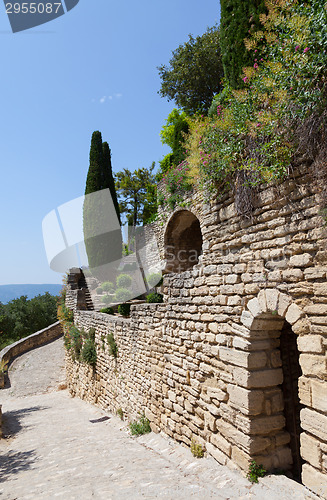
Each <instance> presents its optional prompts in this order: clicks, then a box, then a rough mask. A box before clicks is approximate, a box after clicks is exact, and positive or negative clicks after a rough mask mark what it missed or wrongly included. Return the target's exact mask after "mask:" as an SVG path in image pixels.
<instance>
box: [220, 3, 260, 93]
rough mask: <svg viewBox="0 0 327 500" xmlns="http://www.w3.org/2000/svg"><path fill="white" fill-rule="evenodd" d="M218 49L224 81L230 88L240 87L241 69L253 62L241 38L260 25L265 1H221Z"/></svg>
mask: <svg viewBox="0 0 327 500" xmlns="http://www.w3.org/2000/svg"><path fill="white" fill-rule="evenodd" d="M220 5H221V24H220V46H221V55H222V63H223V68H224V75H225V79H226V81H227V82H228V84H229V85H230V86H231V87H232V88H233V89H239V88H242V87H243V81H242V78H241V76H242V68H243V67H245V66H249V65H250V64H251V62H252V59H251V55H250V54H249V52H248V51H247V50H246V48H245V45H244V39H245V38H246V37H248V36H249V33H253V32H254V31H256V30H257V29H258V28H259V27H260V26H261V25H260V20H259V16H260V14H262V13H264V12H265V11H266V7H265V0H247V1H244V0H221V1H220Z"/></svg>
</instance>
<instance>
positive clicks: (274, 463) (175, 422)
mask: <svg viewBox="0 0 327 500" xmlns="http://www.w3.org/2000/svg"><path fill="white" fill-rule="evenodd" d="M183 210H185V208H184V209H183ZM188 210H190V211H191V212H192V213H193V214H194V215H195V216H196V217H197V218H198V220H199V222H200V227H201V232H202V238H203V245H202V255H201V256H200V257H199V262H198V263H197V264H196V265H195V266H193V267H191V268H190V269H189V270H186V271H184V272H182V273H179V274H177V273H173V274H169V275H166V276H165V279H164V287H163V288H164V297H165V302H164V304H157V305H150V304H149V305H139V306H133V307H132V315H131V318H130V319H128V320H122V319H116V318H114V317H110V316H106V315H103V314H101V313H93V312H88V311H77V312H76V313H75V322H76V324H77V325H79V326H81V327H84V328H86V329H87V328H89V327H91V326H95V327H96V331H97V336H96V344H97V351H98V363H97V366H96V369H95V370H94V372H93V370H92V369H91V368H88V367H86V366H85V365H80V364H78V363H72V361H71V360H70V358H69V357H68V359H67V371H68V382H69V387H70V390H71V392H72V393H73V394H77V395H79V396H81V397H83V398H85V399H88V400H90V401H93V402H95V403H97V404H99V405H100V406H101V407H103V408H109V409H110V410H117V409H118V408H122V409H123V411H124V412H125V415H126V416H127V417H128V418H134V417H135V416H136V415H137V413H138V412H142V411H143V410H144V411H145V412H146V415H147V416H148V418H149V419H150V421H151V423H152V427H153V429H154V430H162V431H164V432H165V433H167V434H168V435H169V436H172V437H173V438H175V439H177V440H179V441H182V442H184V443H185V444H186V445H190V443H191V440H192V439H195V440H196V441H197V442H198V443H200V444H202V446H203V447H205V449H206V450H207V452H208V453H210V454H211V455H212V456H213V457H215V458H216V459H217V460H218V461H219V462H220V463H222V464H227V465H229V466H231V467H235V466H236V467H238V468H240V469H242V470H247V469H248V464H249V461H250V460H251V459H255V460H256V461H257V463H262V464H263V465H264V466H265V467H266V468H267V469H269V470H274V469H275V470H276V469H282V470H288V469H291V470H292V472H293V475H294V476H296V473H297V471H299V470H300V471H301V469H302V481H303V483H304V484H305V485H307V486H308V487H309V488H310V489H312V490H313V491H315V492H316V493H318V494H319V495H321V496H322V497H323V498H327V476H326V473H327V431H326V429H327V403H326V401H327V382H326V378H327V370H326V360H327V356H326V348H327V314H326V313H327V282H326V273H327V247H326V242H327V229H326V225H325V224H324V221H323V218H322V217H321V214H320V208H319V195H318V193H317V192H316V191H315V188H314V185H313V183H312V180H311V179H310V177H309V176H308V174H306V168H305V167H303V168H302V170H301V169H299V170H298V172H297V173H296V174H295V175H294V179H292V180H288V181H286V182H284V183H282V184H281V185H280V186H278V187H269V188H265V189H263V188H262V189H261V191H260V192H258V194H257V200H256V209H255V211H254V214H253V218H252V219H244V218H242V217H241V216H239V215H237V213H236V210H235V206H234V200H233V198H232V197H228V196H225V198H222V199H221V200H220V201H216V200H213V201H212V203H211V204H208V203H207V204H204V203H202V202H201V200H200V198H199V197H197V198H195V199H194V200H193V205H192V206H191V207H190V208H189V209H188ZM177 211H178V209H177V210H176V211H175V212H177ZM162 216H163V214H162ZM174 220H176V217H175V219H174V214H172V213H170V214H169V215H168V216H166V221H165V223H164V225H163V226H162V235H163V236H161V238H160V239H159V245H161V250H162V255H164V253H165V249H164V248H163V245H164V242H165V235H166V234H167V232H169V231H170V232H171V234H172V235H174V234H178V237H179V238H182V237H183V234H182V233H181V232H180V229H179V230H178V231H177V232H176V231H175V228H174V227H171V224H174ZM179 224H180V220H179ZM179 227H180V226H179ZM170 241H171V238H170ZM176 248H179V245H178V244H176ZM183 255H184V254H183ZM108 332H112V333H113V334H114V336H115V339H116V343H117V346H118V358H117V360H116V361H115V360H114V359H113V358H112V356H110V355H109V350H108V346H107V343H106V340H105V336H106V334H107V333H108ZM101 336H102V338H101ZM282 338H283V339H288V340H289V341H291V343H292V339H293V338H294V345H293V347H292V355H288V353H289V352H291V351H290V350H289V351H288V348H286V350H285V349H284V350H283V349H282V348H281V347H280V344H281V339H282ZM291 343H290V345H291ZM281 349H282V350H281ZM297 352H298V353H299V362H298V361H297V359H296V357H297ZM287 358H289V359H287ZM296 365H298V370H299V372H298V373H297V374H295V375H294V373H295V372H294V370H295V368H296ZM289 372H294V373H293V375H292V377H293V379H296V383H297V385H296V390H295V389H294V387H295V386H294V384H293V389H292V388H291V389H290V388H287V384H286V385H285V380H286V379H287V380H288V379H289V378H290V379H291V378H292V377H291V376H290V377H289V375H288V373H289ZM298 377H299V378H298ZM287 380H286V381H287ZM292 390H293V392H294V394H291V392H292ZM298 394H299V397H300V401H296V399H298ZM289 400H291V405H290V404H289ZM292 406H294V407H295V406H296V412H298V413H296V412H295V416H294V415H293V417H294V418H295V419H297V420H298V422H295V424H296V425H297V426H298V427H297V428H298V429H300V431H301V434H299V431H296V432H295V436H292V432H293V430H294V429H293V430H292V429H290V428H289V425H290V423H289V420H290V419H289V417H288V409H287V408H292ZM294 418H293V419H294ZM296 425H295V427H296ZM287 426H288V427H287ZM299 426H301V427H299ZM299 436H300V438H299ZM299 439H300V446H301V448H300V450H298V451H297V447H299V443H298V441H299ZM297 455H298V456H297ZM296 460H298V464H297V469H296V463H295V462H296ZM302 461H303V466H302V463H301V462H302ZM292 462H293V465H292Z"/></svg>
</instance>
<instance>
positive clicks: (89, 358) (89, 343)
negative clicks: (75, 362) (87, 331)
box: [81, 338, 97, 367]
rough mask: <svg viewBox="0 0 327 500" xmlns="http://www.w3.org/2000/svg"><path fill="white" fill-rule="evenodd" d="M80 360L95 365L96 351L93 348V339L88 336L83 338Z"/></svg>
mask: <svg viewBox="0 0 327 500" xmlns="http://www.w3.org/2000/svg"><path fill="white" fill-rule="evenodd" d="M81 354H82V360H83V361H85V363H87V364H89V365H91V366H93V367H94V366H95V364H96V362H97V352H96V349H95V345H94V340H92V339H91V338H88V339H86V340H85V342H84V344H83V348H82V353H81Z"/></svg>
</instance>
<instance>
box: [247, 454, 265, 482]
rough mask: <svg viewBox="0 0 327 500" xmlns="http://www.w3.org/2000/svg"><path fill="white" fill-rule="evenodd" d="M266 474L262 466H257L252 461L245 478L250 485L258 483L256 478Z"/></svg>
mask: <svg viewBox="0 0 327 500" xmlns="http://www.w3.org/2000/svg"><path fill="white" fill-rule="evenodd" d="M266 472H267V471H266V469H264V467H263V466H262V465H258V464H257V463H256V461H255V460H252V461H251V463H250V466H249V472H248V474H247V475H246V477H247V478H248V480H249V481H250V482H251V483H258V478H259V477H263V476H264V475H265V474H266Z"/></svg>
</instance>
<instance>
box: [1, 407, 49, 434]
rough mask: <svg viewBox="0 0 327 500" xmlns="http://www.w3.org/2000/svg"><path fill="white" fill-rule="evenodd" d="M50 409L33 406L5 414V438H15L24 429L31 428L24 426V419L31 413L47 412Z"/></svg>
mask: <svg viewBox="0 0 327 500" xmlns="http://www.w3.org/2000/svg"><path fill="white" fill-rule="evenodd" d="M48 408H49V407H48V406H32V407H30V408H22V409H21V410H12V411H6V412H4V413H3V415H2V432H3V437H4V438H8V437H13V436H14V435H15V434H18V432H20V431H21V430H22V428H23V427H25V429H27V428H28V427H31V426H30V425H28V426H26V425H25V426H24V425H23V420H24V417H25V416H26V415H28V414H30V413H33V412H36V411H42V410H47V409H48Z"/></svg>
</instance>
